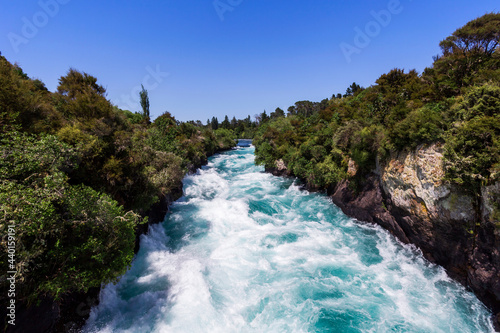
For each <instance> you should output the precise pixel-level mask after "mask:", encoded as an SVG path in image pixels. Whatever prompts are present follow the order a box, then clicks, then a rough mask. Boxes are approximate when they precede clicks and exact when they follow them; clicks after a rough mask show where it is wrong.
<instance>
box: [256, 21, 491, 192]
mask: <svg viewBox="0 0 500 333" xmlns="http://www.w3.org/2000/svg"><path fill="white" fill-rule="evenodd" d="M499 39H500V14H493V13H492V14H487V15H484V16H482V17H480V18H478V19H476V20H473V21H471V22H469V23H468V24H466V25H465V26H464V27H462V28H460V29H458V30H457V31H455V32H454V33H453V35H452V36H450V37H448V38H446V39H445V40H443V41H442V42H441V43H440V47H441V49H442V54H441V55H439V56H437V57H436V58H435V59H434V63H433V65H432V67H430V68H427V69H426V70H425V71H424V72H423V73H421V74H419V73H417V72H416V71H415V70H410V71H404V70H402V69H393V70H391V71H390V72H389V73H387V74H383V75H382V76H380V78H379V79H378V80H377V81H376V83H375V84H374V85H372V86H370V87H368V88H366V89H365V88H362V87H360V86H359V85H357V84H356V83H353V84H352V85H351V86H350V87H349V88H348V89H347V91H346V93H345V94H344V95H342V94H337V95H334V96H332V98H331V99H327V100H324V101H322V102H320V103H313V102H309V101H301V102H297V103H296V105H295V106H292V107H290V108H289V109H288V114H287V116H286V117H285V115H284V114H281V113H280V115H278V116H275V117H273V119H269V120H266V121H265V122H264V124H263V125H262V126H261V127H260V128H259V131H258V133H257V135H256V139H255V140H254V144H255V145H256V156H257V162H258V163H260V164H262V165H265V166H266V167H267V168H276V167H277V161H279V160H282V162H283V163H281V161H280V164H281V165H285V166H286V167H287V170H288V172H289V173H291V174H293V175H295V176H298V177H300V178H302V179H304V180H306V181H307V183H308V184H309V185H310V186H311V187H313V188H317V189H326V188H328V187H330V186H332V185H335V184H336V183H338V182H339V181H340V180H343V179H346V178H349V177H351V176H352V175H351V176H350V175H348V173H347V171H348V164H349V161H350V160H351V161H354V162H355V164H356V165H357V167H358V172H357V174H356V176H355V177H354V178H353V179H352V180H353V182H352V184H357V183H359V181H361V179H362V178H363V177H364V175H366V174H367V173H369V172H370V171H372V170H373V169H374V168H375V166H376V161H377V159H384V158H387V157H388V156H389V155H390V154H391V152H395V151H401V150H405V149H413V148H415V147H416V146H418V145H421V144H429V143H434V142H441V143H443V144H444V151H445V171H446V175H445V177H446V179H447V180H448V181H450V182H453V183H456V184H458V185H460V186H462V187H463V188H464V190H466V191H470V192H471V193H472V194H476V195H479V188H480V186H481V185H486V184H491V183H493V182H495V181H498V180H499V178H500V174H499V171H500V164H499V161H500V47H499ZM351 163H352V162H351Z"/></svg>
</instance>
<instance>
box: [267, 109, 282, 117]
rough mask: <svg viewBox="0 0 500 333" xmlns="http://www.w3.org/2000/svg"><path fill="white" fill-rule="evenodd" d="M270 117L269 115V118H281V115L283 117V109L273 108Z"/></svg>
mask: <svg viewBox="0 0 500 333" xmlns="http://www.w3.org/2000/svg"><path fill="white" fill-rule="evenodd" d="M270 117H271V119H275V118H283V117H285V111H283V110H282V109H280V108H276V110H274V112H271V116H270Z"/></svg>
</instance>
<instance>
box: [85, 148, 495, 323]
mask: <svg viewBox="0 0 500 333" xmlns="http://www.w3.org/2000/svg"><path fill="white" fill-rule="evenodd" d="M100 297H101V301H100V305H99V306H98V307H96V308H94V309H92V312H91V316H90V319H89V320H88V322H87V326H86V327H85V329H84V330H85V332H137V333H146V332H175V333H176V332H189V333H197V332H209V333H212V332H216V333H217V332H228V333H233V332H263V333H264V332H426V333H427V332H473V333H475V332H493V328H492V326H491V322H490V319H489V316H490V313H489V312H488V310H487V309H486V308H485V307H484V306H483V305H482V304H481V303H480V302H479V301H478V300H477V298H476V297H475V296H474V295H473V294H472V293H470V292H468V291H466V290H465V288H463V287H462V286H460V285H459V284H457V283H455V282H453V281H452V280H450V278H449V277H448V276H447V275H446V272H445V271H444V270H443V269H442V268H440V267H437V266H435V265H433V264H430V263H429V262H428V261H426V260H425V259H424V258H423V257H422V255H421V254H420V253H419V252H418V251H417V250H415V249H414V248H412V247H410V246H404V245H402V244H400V243H399V242H398V241H397V240H396V239H395V238H394V237H392V236H391V235H389V234H388V233H387V232H386V231H384V230H382V229H381V228H380V227H377V226H373V225H369V224H365V223H360V222H357V221H355V220H353V219H351V218H349V217H347V216H345V215H344V214H343V213H342V212H341V210H340V209H338V208H337V207H335V206H334V205H333V204H332V203H331V202H330V201H329V199H328V198H327V197H326V196H324V195H321V194H317V193H309V192H307V191H304V190H301V189H300V187H299V185H298V184H297V182H296V181H294V180H291V179H284V178H279V177H274V176H272V175H270V174H266V173H264V172H263V169H262V168H261V167H258V166H256V165H255V164H254V149H253V148H252V147H245V148H238V149H235V150H232V151H230V152H227V153H223V154H220V155H217V156H215V157H213V158H211V159H210V162H209V164H208V165H207V166H206V167H204V168H203V170H201V171H199V172H198V173H197V174H195V175H191V176H187V177H186V178H185V180H184V197H183V198H182V199H180V200H179V201H177V202H176V203H175V204H173V205H172V206H171V210H170V212H169V213H168V214H167V216H166V218H165V222H164V223H163V224H159V225H155V226H152V227H151V229H150V232H149V234H148V235H145V236H142V238H141V249H140V251H139V253H138V254H137V256H136V258H135V260H134V262H133V265H132V267H131V269H130V270H129V271H128V272H127V273H126V274H125V275H124V276H123V277H122V278H121V280H120V282H119V283H118V284H116V285H108V286H106V287H105V288H104V289H103V290H102V292H101V296H100Z"/></svg>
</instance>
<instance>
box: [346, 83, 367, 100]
mask: <svg viewBox="0 0 500 333" xmlns="http://www.w3.org/2000/svg"><path fill="white" fill-rule="evenodd" d="M363 89H364V88H363V87H361V86H360V85H359V84H357V83H356V82H353V83H352V84H351V85H350V86H349V87H348V88H347V89H346V92H345V95H344V97H347V96H354V95H355V94H356V93H357V92H360V91H361V90H363Z"/></svg>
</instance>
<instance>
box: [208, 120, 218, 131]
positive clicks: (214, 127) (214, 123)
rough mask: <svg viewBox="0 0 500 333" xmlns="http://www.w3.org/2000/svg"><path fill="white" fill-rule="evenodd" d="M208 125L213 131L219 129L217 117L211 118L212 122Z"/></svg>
mask: <svg viewBox="0 0 500 333" xmlns="http://www.w3.org/2000/svg"><path fill="white" fill-rule="evenodd" d="M210 125H211V127H212V129H213V130H214V131H215V130H217V129H218V128H219V120H217V117H212V122H211V124H210Z"/></svg>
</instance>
